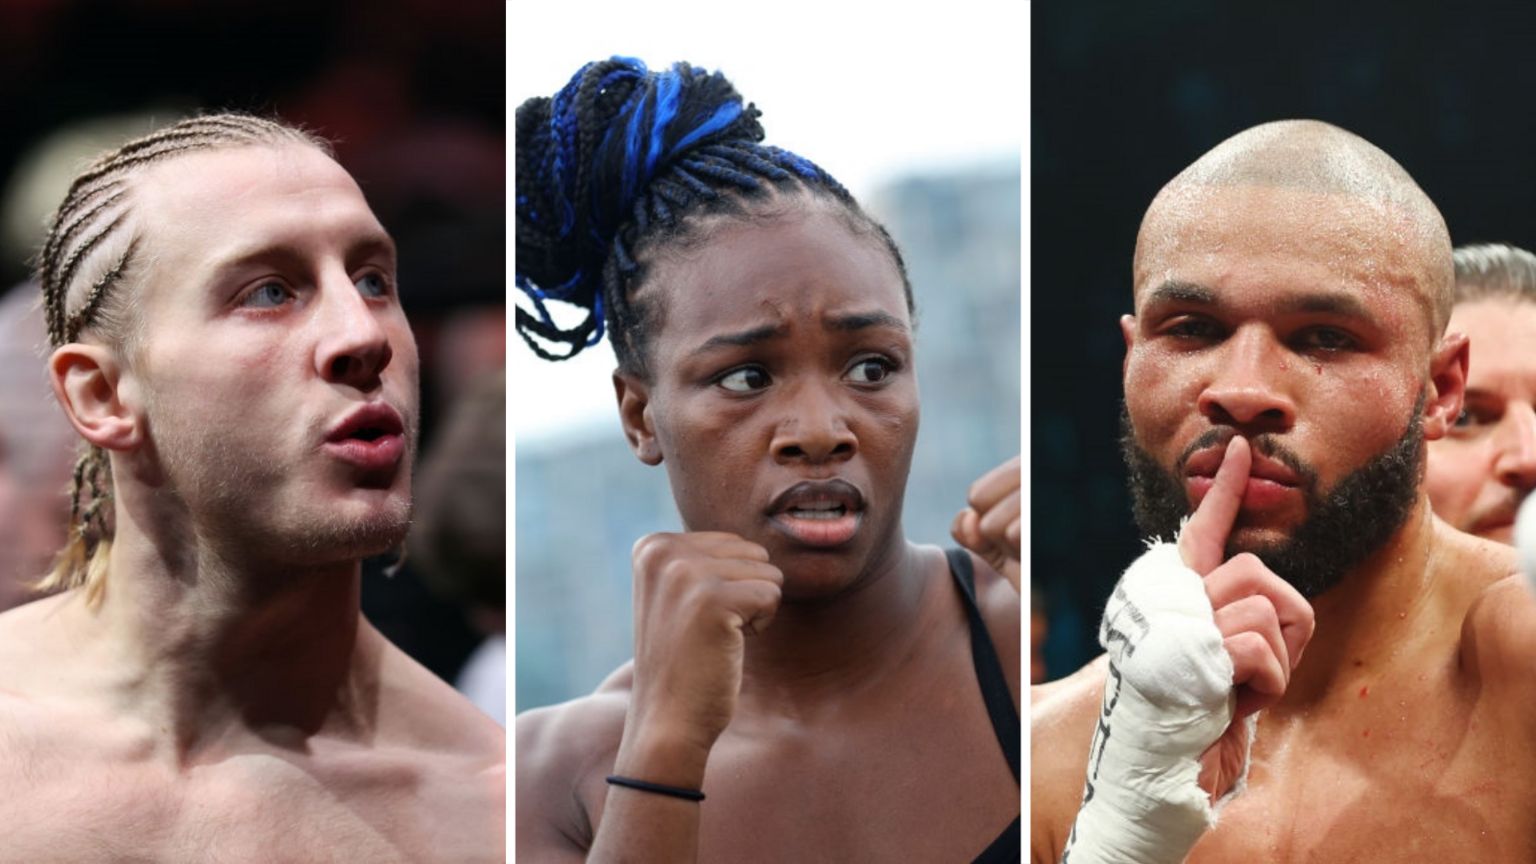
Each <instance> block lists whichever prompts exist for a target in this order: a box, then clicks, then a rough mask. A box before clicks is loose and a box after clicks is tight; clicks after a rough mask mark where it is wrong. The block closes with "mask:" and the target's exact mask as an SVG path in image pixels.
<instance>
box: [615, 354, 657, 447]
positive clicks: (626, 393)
mask: <svg viewBox="0 0 1536 864" xmlns="http://www.w3.org/2000/svg"><path fill="white" fill-rule="evenodd" d="M613 392H614V395H615V396H617V397H618V398H619V422H620V423H622V424H623V425H624V437H625V438H628V439H629V449H631V450H633V451H635V456H636V457H637V458H638V459H639V460H640V461H641V462H644V463H645V464H647V465H660V464H661V446H660V445H659V444H657V443H656V427H655V425H654V424H653V423H652V422H651V391H650V387H649V385H647V384H646V383H645V382H644V381H641V380H640V379H639V378H638V377H637V376H634V375H630V374H629V373H627V372H620V371H615V372H614V373H613Z"/></svg>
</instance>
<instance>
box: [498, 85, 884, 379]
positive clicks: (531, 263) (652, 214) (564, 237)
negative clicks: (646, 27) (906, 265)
mask: <svg viewBox="0 0 1536 864" xmlns="http://www.w3.org/2000/svg"><path fill="white" fill-rule="evenodd" d="M759 116H760V112H759V111H758V110H757V108H756V107H754V106H753V105H750V104H745V105H744V104H743V100H742V97H741V94H739V93H737V92H736V88H735V87H734V86H732V85H731V82H730V81H728V80H726V78H725V76H723V75H721V74H720V73H718V72H706V71H704V70H702V69H699V68H696V67H694V66H690V65H689V64H687V63H676V64H674V65H673V66H672V67H671V68H670V69H668V70H667V71H665V72H650V71H648V70H647V69H646V67H645V64H643V63H641V62H640V61H638V60H634V59H630V58H624V57H615V58H613V59H611V60H605V61H600V62H594V63H588V64H587V65H585V66H583V67H582V68H581V70H580V71H578V72H577V73H576V75H575V76H574V77H572V78H571V80H570V83H568V84H566V85H565V87H564V88H563V89H561V90H560V92H559V93H556V94H555V96H554V98H552V99H546V98H542V97H541V98H534V99H529V100H528V101H526V102H524V103H523V104H522V105H521V106H519V107H518V109H517V132H516V134H517V139H516V141H517V143H516V147H517V286H518V288H519V289H521V290H522V291H523V292H524V293H525V294H527V296H528V297H529V299H530V300H531V302H532V304H533V307H534V310H535V312H536V313H537V314H534V313H531V312H529V311H528V310H526V309H522V308H519V309H518V310H517V321H516V327H517V331H518V333H519V334H521V335H522V337H523V339H524V341H525V342H527V343H528V345H529V347H530V348H532V349H533V351H534V352H535V353H536V354H538V355H539V356H541V357H543V358H545V359H547V360H564V359H568V358H570V357H573V356H575V355H576V354H578V353H580V352H581V351H582V350H583V349H584V348H587V347H590V346H592V345H595V344H597V342H598V341H599V340H601V339H602V337H603V333H604V330H605V327H607V328H609V329H611V330H612V331H613V344H614V351H615V353H616V354H617V355H618V358H619V362H620V365H621V366H623V367H625V368H628V369H632V370H642V369H643V356H642V354H643V352H642V351H641V347H642V342H643V335H644V334H643V330H644V327H643V325H644V316H643V314H642V311H641V310H639V309H636V308H633V307H632V306H631V304H630V303H629V299H628V296H627V295H628V289H629V287H631V285H632V284H633V282H634V281H635V280H636V279H638V278H639V277H640V275H641V272H642V267H641V265H640V264H639V263H637V261H636V255H637V252H638V251H639V250H640V249H641V248H642V247H643V246H644V245H646V244H649V243H652V242H655V241H656V240H658V239H664V238H676V237H679V236H681V235H682V234H683V233H684V232H685V231H686V230H687V226H686V224H685V219H686V217H687V216H689V215H694V214H700V213H716V212H732V211H734V212H743V203H744V200H745V199H749V198H752V197H754V196H757V195H760V194H763V193H764V192H765V190H767V189H768V188H770V187H773V186H784V185H788V184H798V185H800V186H803V187H805V188H807V189H813V190H816V191H818V192H825V193H827V194H830V195H832V196H833V197H835V198H837V199H838V200H840V201H843V202H844V203H845V204H847V205H848V206H849V207H850V208H851V209H852V210H853V212H858V210H857V205H856V204H854V203H853V201H852V199H851V198H850V197H849V196H848V193H847V191H846V190H844V189H843V187H842V186H841V185H839V184H838V183H837V181H835V180H833V179H832V178H831V177H830V176H828V175H827V174H826V173H825V172H823V171H822V170H821V169H820V168H817V167H816V166H815V165H813V164H812V163H810V162H809V161H807V160H805V159H802V158H801V157H799V156H796V155H794V154H793V153H789V152H788V151H785V150H780V149H778V148H776V147H767V146H764V145H762V144H761V143H760V142H761V141H762V139H763V128H762V126H761V125H760V124H759V123H758V120H757V118H758V117H759ZM860 215H862V214H860ZM865 218H866V219H867V217H865ZM898 260H899V258H898ZM550 300H559V301H563V302H565V303H569V304H572V305H574V306H576V307H578V308H580V309H582V310H584V311H585V315H584V316H583V318H582V320H581V321H580V322H579V323H577V324H576V325H575V326H572V327H561V326H559V325H558V324H556V323H555V321H554V319H553V318H552V316H551V315H550V313H549V308H548V301H550ZM535 337H537V339H536V338H535ZM542 343H553V344H555V345H558V346H564V347H565V353H563V354H562V353H556V352H555V351H552V350H549V349H547V348H546V347H545V346H544V344H542Z"/></svg>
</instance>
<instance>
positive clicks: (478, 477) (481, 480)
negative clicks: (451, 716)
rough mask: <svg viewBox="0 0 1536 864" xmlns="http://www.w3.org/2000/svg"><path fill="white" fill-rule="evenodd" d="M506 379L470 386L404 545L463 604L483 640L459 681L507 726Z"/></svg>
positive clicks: (432, 462)
mask: <svg viewBox="0 0 1536 864" xmlns="http://www.w3.org/2000/svg"><path fill="white" fill-rule="evenodd" d="M506 410H507V378H506V375H505V374H503V373H499V372H498V373H493V374H491V375H488V376H485V377H482V378H481V379H480V380H478V381H476V382H474V383H473V384H472V385H470V386H469V387H468V391H467V392H466V393H465V395H464V397H463V398H462V399H460V400H459V402H458V403H457V405H455V407H454V410H453V413H452V414H451V415H449V417H448V418H447V420H446V421H445V423H444V428H443V431H442V434H441V435H440V436H439V437H438V440H437V443H436V444H435V445H434V446H433V448H432V451H431V452H430V453H428V454H427V455H426V458H425V459H423V460H422V464H421V470H420V472H419V475H418V477H417V481H416V512H415V516H414V518H413V520H412V525H411V533H410V536H409V537H408V539H407V544H406V547H407V548H408V549H409V550H410V558H411V561H412V562H413V563H414V564H415V565H416V567H417V569H418V570H420V572H421V574H422V578H423V579H425V580H426V582H427V585H428V587H430V588H432V589H433V590H434V591H435V592H436V593H437V594H438V595H439V596H442V597H445V598H447V599H448V600H450V601H453V602H455V603H457V604H459V605H461V606H462V607H463V608H464V610H465V615H466V616H468V618H469V620H470V622H471V624H472V625H473V626H474V628H475V631H476V632H478V633H481V634H484V637H485V638H484V641H482V642H481V643H480V645H479V647H477V648H476V649H475V652H474V653H473V654H471V655H470V658H469V660H468V662H466V663H465V664H464V668H463V669H462V670H460V672H459V675H458V678H457V680H456V681H455V685H454V686H456V687H457V688H458V690H459V692H460V693H463V694H464V695H465V696H466V697H467V698H468V699H469V701H471V702H473V703H474V704H475V706H476V707H478V708H479V709H480V710H481V711H484V712H485V713H486V714H488V715H490V716H491V718H492V719H494V720H495V721H496V722H498V723H500V724H501V725H502V726H506V725H507V638H506V631H507V609H506V603H507V583H506V573H507V547H506V541H507V534H506V520H507V495H506V479H507V462H506V459H507V416H506Z"/></svg>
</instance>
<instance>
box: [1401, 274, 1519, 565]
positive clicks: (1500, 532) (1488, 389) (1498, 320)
mask: <svg viewBox="0 0 1536 864" xmlns="http://www.w3.org/2000/svg"><path fill="white" fill-rule="evenodd" d="M1454 260H1455V262H1456V305H1455V307H1454V308H1453V309H1452V310H1451V320H1450V324H1449V325H1448V326H1447V329H1448V330H1449V331H1450V332H1452V333H1464V334H1466V336H1467V338H1468V339H1469V340H1470V345H1471V347H1470V351H1471V356H1470V358H1469V360H1468V369H1467V397H1466V402H1465V403H1464V404H1463V405H1462V409H1461V414H1460V415H1458V416H1457V417H1456V422H1455V423H1453V424H1452V425H1451V428H1450V431H1448V432H1447V433H1446V436H1445V437H1444V438H1441V439H1439V440H1438V441H1431V442H1430V444H1429V468H1428V470H1427V473H1426V477H1425V484H1424V488H1425V489H1426V490H1427V491H1428V492H1429V502H1430V504H1431V505H1432V506H1433V507H1434V510H1435V515H1437V516H1439V517H1440V518H1441V519H1444V520H1445V521H1447V522H1449V523H1451V524H1452V525H1454V526H1455V527H1457V528H1460V529H1461V530H1463V531H1466V532H1468V533H1471V534H1476V535H1478V536H1479V537H1486V538H1488V539H1489V540H1497V541H1499V542H1500V543H1513V542H1514V524H1515V513H1516V511H1518V510H1519V509H1520V502H1522V501H1524V500H1525V498H1526V496H1528V495H1530V494H1531V489H1532V488H1536V255H1532V254H1531V253H1530V252H1527V251H1526V250H1524V249H1519V248H1516V247H1513V246H1506V245H1503V244H1487V245H1479V246H1463V247H1461V248H1459V249H1457V250H1456V252H1455V255H1454Z"/></svg>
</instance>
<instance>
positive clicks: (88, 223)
mask: <svg viewBox="0 0 1536 864" xmlns="http://www.w3.org/2000/svg"><path fill="white" fill-rule="evenodd" d="M284 144H303V145H307V146H310V147H314V148H317V149H319V150H321V151H322V152H324V153H326V154H327V155H331V148H330V145H329V144H328V143H327V142H325V141H324V140H323V139H320V138H318V137H316V136H314V135H311V134H310V133H308V132H305V131H304V130H302V129H299V128H297V127H294V126H289V125H287V124H284V123H281V122H278V121H275V120H268V119H264V118H261V117H255V116H252V115H248V114H209V115H204V116H200V117H191V118H188V119H185V120H182V121H180V122H178V123H174V124H172V125H170V126H166V127H164V128H162V129H159V130H157V131H155V132H152V133H150V134H148V135H145V136H143V137H141V138H137V139H134V140H132V141H129V142H128V143H126V144H123V145H122V146H121V147H118V148H117V149H116V150H113V151H111V152H108V153H106V154H103V155H102V156H100V157H98V158H97V159H96V160H95V161H93V162H92V163H91V164H90V165H88V166H87V167H86V168H85V169H84V170H83V171H81V172H80V174H79V175H77V176H76V177H75V179H74V181H73V182H72V183H70V186H69V191H68V192H67V193H65V196H64V201H63V202H62V203H61V204H60V205H59V209H58V210H57V211H56V212H55V213H54V216H53V219H52V221H51V223H50V228H49V233H48V236H47V238H46V239H45V240H44V242H43V246H42V249H41V251H40V252H39V253H38V257H37V274H36V275H37V281H38V284H39V285H41V286H42V291H43V311H44V317H45V319H46V322H47V329H48V339H49V342H50V343H52V345H53V347H55V348H57V347H59V346H61V345H66V344H68V343H71V342H76V341H78V340H79V339H80V338H81V336H82V335H84V334H86V333H88V332H89V333H94V334H96V335H97V336H98V337H99V338H102V339H103V340H105V341H106V342H107V343H108V344H110V345H113V346H115V347H116V348H118V349H119V350H122V349H124V348H125V347H126V344H127V342H128V339H129V332H128V330H129V329H130V328H128V327H127V326H126V325H125V323H124V322H123V321H122V320H121V319H122V318H124V317H131V311H130V310H131V305H130V304H129V303H128V301H127V299H126V298H124V297H121V296H119V295H120V294H121V293H122V290H123V289H122V288H121V286H122V284H123V283H124V282H125V281H126V279H127V278H128V274H129V273H131V272H132V270H133V267H134V264H135V262H136V260H137V257H138V255H139V253H140V252H141V250H142V242H141V239H142V238H141V237H140V236H139V235H138V234H137V229H136V226H135V220H134V218H133V207H134V198H133V191H134V184H135V182H136V180H137V177H138V175H139V173H140V172H141V171H143V170H144V169H145V168H148V167H150V166H153V165H156V164H161V163H164V162H167V161H169V160H172V159H175V158H176V157H178V156H184V155H187V154H191V153H197V152H203V151H210V150H220V149H230V148H235V147H250V146H269V147H271V146H280V145H284ZM114 310H117V312H118V313H119V314H114ZM111 502H112V467H111V463H110V461H109V460H108V459H107V455H106V453H105V452H104V451H102V450H101V448H99V447H95V446H89V447H87V448H86V450H85V452H84V453H83V454H82V455H81V456H80V458H79V460H78V461H77V462H76V463H75V470H74V476H73V482H72V488H71V490H70V515H69V535H68V540H67V542H66V544H65V547H64V548H63V549H62V550H61V551H60V552H59V554H58V556H57V558H56V559H55V561H54V565H53V569H52V570H51V571H50V572H49V573H48V574H47V575H46V576H44V577H43V579H42V580H41V581H40V582H39V583H38V586H37V587H39V588H42V589H45V590H52V589H67V588H76V587H84V588H85V592H86V599H87V601H88V602H91V603H96V602H99V601H100V598H101V596H102V593H103V592H104V590H105V580H106V560H107V553H108V551H109V550H110V547H111V539H112V533H113V527H112V526H113V522H112V518H111V517H112V512H111V511H112V508H111Z"/></svg>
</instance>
